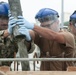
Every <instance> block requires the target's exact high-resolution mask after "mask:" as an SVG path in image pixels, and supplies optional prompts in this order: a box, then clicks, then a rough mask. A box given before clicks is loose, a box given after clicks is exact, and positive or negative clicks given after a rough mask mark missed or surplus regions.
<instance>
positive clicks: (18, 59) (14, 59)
mask: <svg viewBox="0 0 76 75" xmlns="http://www.w3.org/2000/svg"><path fill="white" fill-rule="evenodd" d="M0 61H76V58H0Z"/></svg>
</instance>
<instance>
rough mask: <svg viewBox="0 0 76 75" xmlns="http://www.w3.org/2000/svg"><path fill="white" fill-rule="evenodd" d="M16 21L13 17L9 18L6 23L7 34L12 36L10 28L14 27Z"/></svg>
mask: <svg viewBox="0 0 76 75" xmlns="http://www.w3.org/2000/svg"><path fill="white" fill-rule="evenodd" d="M16 21H17V20H16V19H15V18H14V17H9V22H8V33H9V34H12V28H13V27H14V26H15V25H16Z"/></svg>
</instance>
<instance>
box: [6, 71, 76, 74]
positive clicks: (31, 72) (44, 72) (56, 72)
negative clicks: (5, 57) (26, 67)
mask: <svg viewBox="0 0 76 75" xmlns="http://www.w3.org/2000/svg"><path fill="white" fill-rule="evenodd" d="M6 74H7V75H76V72H75V71H71V72H69V71H8V72H6Z"/></svg>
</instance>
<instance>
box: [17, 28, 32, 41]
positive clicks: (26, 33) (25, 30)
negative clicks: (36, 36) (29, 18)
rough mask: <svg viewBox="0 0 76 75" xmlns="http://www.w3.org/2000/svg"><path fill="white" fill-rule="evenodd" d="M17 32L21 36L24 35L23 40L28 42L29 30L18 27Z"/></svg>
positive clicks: (29, 38)
mask: <svg viewBox="0 0 76 75" xmlns="http://www.w3.org/2000/svg"><path fill="white" fill-rule="evenodd" d="M18 31H19V32H20V33H21V34H22V35H25V38H26V40H27V41H30V40H31V36H30V33H29V29H27V28H26V27H20V28H19V29H18Z"/></svg>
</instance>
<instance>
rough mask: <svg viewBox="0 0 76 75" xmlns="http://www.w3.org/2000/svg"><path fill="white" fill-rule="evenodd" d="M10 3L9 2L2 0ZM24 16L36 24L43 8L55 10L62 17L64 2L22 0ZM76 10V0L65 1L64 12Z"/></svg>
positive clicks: (55, 0)
mask: <svg viewBox="0 0 76 75" xmlns="http://www.w3.org/2000/svg"><path fill="white" fill-rule="evenodd" d="M0 1H5V2H8V0H0ZM20 1H21V7H22V11H23V16H24V17H25V18H26V19H27V20H29V21H30V22H35V19H34V17H35V15H36V13H37V12H38V10H39V9H41V8H45V7H48V8H53V9H55V10H56V11H58V13H59V15H60V16H61V6H62V5H61V1H62V0H20ZM75 9H76V0H64V12H68V13H72V12H73V11H74V10H75Z"/></svg>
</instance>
